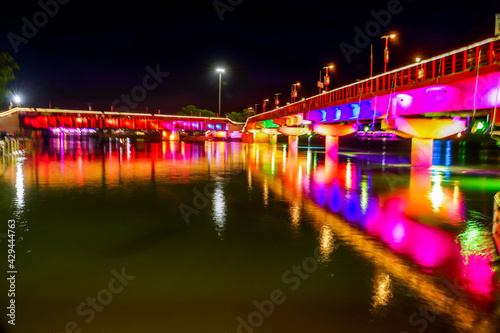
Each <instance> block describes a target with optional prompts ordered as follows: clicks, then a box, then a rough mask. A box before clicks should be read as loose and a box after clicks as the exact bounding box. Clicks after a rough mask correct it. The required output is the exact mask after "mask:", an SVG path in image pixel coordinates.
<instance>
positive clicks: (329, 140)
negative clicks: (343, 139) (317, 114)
mask: <svg viewBox="0 0 500 333" xmlns="http://www.w3.org/2000/svg"><path fill="white" fill-rule="evenodd" d="M357 130H358V125H357V124H351V125H325V124H316V125H314V126H313V131H314V132H315V133H318V134H320V135H323V136H325V137H326V142H325V152H326V160H325V165H326V164H328V165H326V166H327V167H328V168H329V165H330V164H331V165H336V164H337V162H338V152H339V137H340V136H344V135H349V134H352V133H354V132H356V131H357Z"/></svg>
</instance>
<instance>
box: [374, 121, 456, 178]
mask: <svg viewBox="0 0 500 333" xmlns="http://www.w3.org/2000/svg"><path fill="white" fill-rule="evenodd" d="M382 129H383V130H386V131H387V130H389V131H395V132H396V134H397V135H399V136H401V137H403V138H411V139H412V143H411V166H412V167H420V168H430V167H431V166H432V155H433V149H434V140H435V139H443V138H446V137H449V136H451V135H455V134H457V133H460V132H463V131H464V130H465V120H462V119H419V118H408V119H407V118H401V117H398V118H393V119H388V120H383V121H382Z"/></svg>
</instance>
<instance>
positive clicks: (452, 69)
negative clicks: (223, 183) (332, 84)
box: [248, 37, 500, 122]
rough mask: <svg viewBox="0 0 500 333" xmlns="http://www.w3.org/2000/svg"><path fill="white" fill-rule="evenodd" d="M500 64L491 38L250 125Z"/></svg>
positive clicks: (499, 43)
mask: <svg viewBox="0 0 500 333" xmlns="http://www.w3.org/2000/svg"><path fill="white" fill-rule="evenodd" d="M499 62H500V37H495V38H490V39H487V40H485V41H482V42H479V43H476V44H473V45H469V46H467V47H464V48H461V49H458V50H455V51H452V52H450V53H446V54H442V55H440V56H437V57H434V58H431V59H428V60H424V61H421V62H418V63H415V64H412V65H408V66H406V67H403V68H399V69H396V70H393V71H390V72H387V73H384V74H380V75H377V76H374V77H371V78H368V79H365V80H362V81H358V82H356V83H352V84H349V85H347V86H344V87H340V88H337V89H334V90H332V91H329V92H327V93H323V94H320V95H316V96H313V97H310V98H308V99H305V100H303V101H299V102H296V103H293V104H290V105H287V106H284V107H281V108H278V109H274V110H271V111H268V112H265V113H262V114H258V115H255V116H252V117H250V118H249V119H248V122H255V121H263V120H268V119H273V118H276V117H283V116H286V115H293V114H297V113H301V112H305V111H310V110H314V109H317V108H319V107H328V106H331V105H340V104H343V103H349V102H352V100H353V99H355V98H361V97H362V96H365V97H366V98H369V97H371V96H374V95H376V94H381V93H384V92H385V93H388V92H389V91H390V90H391V89H394V88H396V87H401V86H409V85H412V84H418V83H421V82H424V81H432V80H436V79H438V78H440V77H444V76H448V75H454V74H457V73H461V72H467V71H472V70H476V69H479V68H481V67H485V66H489V65H493V64H495V63H499Z"/></svg>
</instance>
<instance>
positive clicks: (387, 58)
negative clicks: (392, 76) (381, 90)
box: [382, 34, 396, 73]
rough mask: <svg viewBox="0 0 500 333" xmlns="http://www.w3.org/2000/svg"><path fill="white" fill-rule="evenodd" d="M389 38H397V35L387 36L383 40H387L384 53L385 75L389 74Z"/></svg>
mask: <svg viewBox="0 0 500 333" xmlns="http://www.w3.org/2000/svg"><path fill="white" fill-rule="evenodd" d="M389 38H396V35H394V34H392V35H385V36H382V39H385V51H384V73H385V72H387V64H388V63H389Z"/></svg>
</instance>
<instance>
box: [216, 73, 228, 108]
mask: <svg viewBox="0 0 500 333" xmlns="http://www.w3.org/2000/svg"><path fill="white" fill-rule="evenodd" d="M225 71H226V70H225V69H224V68H217V73H219V113H217V117H219V116H220V102H221V90H222V73H224V72H225Z"/></svg>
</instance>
